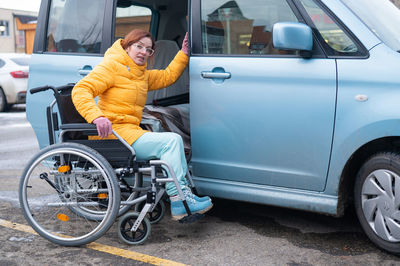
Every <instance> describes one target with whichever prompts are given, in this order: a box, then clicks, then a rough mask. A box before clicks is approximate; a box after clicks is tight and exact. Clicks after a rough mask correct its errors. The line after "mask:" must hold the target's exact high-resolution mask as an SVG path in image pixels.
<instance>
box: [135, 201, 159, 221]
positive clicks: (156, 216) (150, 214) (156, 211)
mask: <svg viewBox="0 0 400 266" xmlns="http://www.w3.org/2000/svg"><path fill="white" fill-rule="evenodd" d="M145 204H146V202H145V201H143V202H140V203H138V204H136V205H135V211H136V212H140V211H141V210H142V209H143V207H144V205H145ZM165 209H166V207H165V203H164V201H163V200H160V201H159V202H158V203H157V205H156V207H155V208H154V210H153V211H152V212H148V213H147V214H146V217H147V218H148V219H149V221H150V223H151V224H156V223H158V222H159V221H161V220H162V218H164V215H165Z"/></svg>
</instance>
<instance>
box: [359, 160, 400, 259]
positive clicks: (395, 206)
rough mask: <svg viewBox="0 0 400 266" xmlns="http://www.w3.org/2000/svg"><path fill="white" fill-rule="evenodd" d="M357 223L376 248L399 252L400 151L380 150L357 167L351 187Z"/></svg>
mask: <svg viewBox="0 0 400 266" xmlns="http://www.w3.org/2000/svg"><path fill="white" fill-rule="evenodd" d="M354 204H355V209H356V213H357V216H358V219H359V221H360V224H361V226H362V228H363V230H364V232H365V233H366V235H367V236H368V238H369V239H370V240H371V241H372V242H373V243H374V244H376V245H377V246H378V247H379V248H381V249H384V250H385V251H388V252H390V253H394V254H397V255H398V254H400V154H399V153H398V152H383V153H378V154H375V155H373V156H372V157H370V158H369V159H368V160H367V161H366V162H365V163H364V164H363V166H362V167H361V168H360V170H359V172H358V174H357V177H356V182H355V186H354Z"/></svg>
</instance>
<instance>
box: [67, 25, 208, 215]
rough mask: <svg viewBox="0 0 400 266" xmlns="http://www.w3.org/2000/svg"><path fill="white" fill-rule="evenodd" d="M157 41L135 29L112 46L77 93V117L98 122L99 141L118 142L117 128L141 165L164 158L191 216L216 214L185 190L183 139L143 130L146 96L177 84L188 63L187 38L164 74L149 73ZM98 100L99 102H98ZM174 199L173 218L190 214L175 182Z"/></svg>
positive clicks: (170, 186)
mask: <svg viewBox="0 0 400 266" xmlns="http://www.w3.org/2000/svg"><path fill="white" fill-rule="evenodd" d="M153 49H154V40H153V37H152V36H151V34H150V33H149V32H147V31H143V30H139V29H136V30H133V31H131V32H130V33H129V34H127V35H126V37H125V38H124V39H123V40H122V39H120V40H117V41H116V42H115V43H114V44H113V45H112V47H110V48H109V49H108V50H107V51H106V53H105V55H104V59H103V61H102V62H101V63H100V64H99V65H97V66H96V67H95V68H94V69H93V70H92V71H91V72H90V73H89V74H88V75H87V76H86V77H84V78H83V79H82V80H80V81H79V82H78V83H77V84H76V85H75V87H74V89H73V91H72V100H73V103H74V105H75V107H76V109H77V110H78V112H79V113H80V114H81V115H82V116H83V117H84V118H85V119H86V121H87V122H88V123H94V124H96V126H97V131H98V133H99V137H100V138H115V137H114V136H112V135H111V134H112V129H114V130H115V131H116V132H117V133H118V134H119V135H120V136H121V137H122V138H123V139H125V140H126V141H127V142H128V143H129V144H130V145H132V147H133V148H134V149H135V152H136V157H137V158H138V159H142V160H148V159H155V158H158V159H161V160H164V161H166V162H168V163H169V164H170V165H171V166H172V169H173V170H174V172H175V175H176V177H177V178H178V181H179V184H180V186H181V188H182V190H183V192H184V194H185V197H186V200H187V203H188V205H189V208H190V210H191V212H192V213H204V212H206V211H208V210H209V209H211V207H212V203H211V199H210V198H209V197H198V196H196V195H194V194H193V193H192V192H191V191H190V189H189V188H188V187H187V185H186V179H185V174H186V171H187V164H186V158H185V154H184V148H183V142H182V138H181V136H179V135H178V134H175V133H171V132H163V133H156V132H148V131H145V130H143V129H141V128H140V126H139V124H140V121H141V118H142V112H143V108H144V105H145V103H146V98H147V91H149V90H158V89H162V88H165V87H168V86H169V85H171V84H173V83H174V82H175V81H177V80H178V78H179V77H180V76H181V75H182V73H183V71H184V69H185V67H186V66H187V64H188V61H189V57H188V51H189V45H188V40H187V34H186V36H185V39H184V41H183V43H182V49H181V51H179V52H178V53H177V55H176V56H175V58H174V59H173V60H172V62H171V63H170V64H169V66H168V67H167V68H166V69H164V70H147V68H146V67H147V59H148V58H149V57H150V56H152V55H153V53H154V50H153ZM95 97H98V103H97V104H96V102H95V101H94V98H95ZM166 191H167V194H168V195H169V196H170V199H171V214H172V218H173V219H176V220H179V219H181V218H183V217H184V216H185V215H186V210H185V208H184V206H183V203H182V201H180V200H179V197H177V190H176V187H175V185H174V184H173V182H168V183H167V184H166Z"/></svg>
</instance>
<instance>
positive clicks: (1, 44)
mask: <svg viewBox="0 0 400 266" xmlns="http://www.w3.org/2000/svg"><path fill="white" fill-rule="evenodd" d="M37 15H38V14H37V12H31V11H22V10H13V9H5V8H0V53H28V54H31V53H32V48H33V39H34V36H35V29H36V21H37Z"/></svg>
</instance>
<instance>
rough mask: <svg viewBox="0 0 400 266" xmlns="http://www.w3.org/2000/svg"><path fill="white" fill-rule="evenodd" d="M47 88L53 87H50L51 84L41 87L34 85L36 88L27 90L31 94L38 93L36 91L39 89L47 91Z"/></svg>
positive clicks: (39, 90)
mask: <svg viewBox="0 0 400 266" xmlns="http://www.w3.org/2000/svg"><path fill="white" fill-rule="evenodd" d="M48 89H54V88H53V87H51V86H48V85H46V86H41V87H36V88H33V89H30V90H29V92H30V93H31V94H35V93H38V92H41V91H47V90H48Z"/></svg>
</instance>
